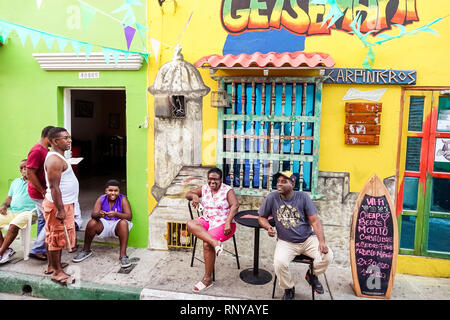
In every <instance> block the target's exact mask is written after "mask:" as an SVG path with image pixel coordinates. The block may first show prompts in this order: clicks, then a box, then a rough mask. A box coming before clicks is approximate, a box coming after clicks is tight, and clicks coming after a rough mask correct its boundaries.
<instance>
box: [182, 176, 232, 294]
mask: <svg viewBox="0 0 450 320" xmlns="http://www.w3.org/2000/svg"><path fill="white" fill-rule="evenodd" d="M207 177H208V183H207V184H205V185H203V186H201V187H198V188H196V189H194V190H191V191H189V192H188V193H187V194H186V199H188V200H191V201H192V206H193V207H194V208H196V209H197V210H203V216H202V217H200V218H198V219H194V220H190V221H188V223H187V228H188V230H189V232H191V233H192V234H193V235H195V236H196V237H197V238H199V239H202V240H203V257H204V259H205V274H204V275H203V278H202V280H201V281H199V282H198V283H197V284H196V285H195V286H194V288H193V289H192V291H193V292H200V291H203V290H205V289H208V288H210V287H211V286H212V285H213V281H212V277H211V275H212V271H213V269H214V263H215V261H216V257H218V256H219V255H220V253H221V252H222V250H223V247H222V243H221V242H224V241H226V240H228V239H230V238H231V237H232V236H233V234H234V233H235V231H236V223H234V222H233V218H234V216H235V214H236V213H237V211H238V208H239V202H238V200H237V198H236V194H235V193H234V191H233V189H232V188H231V187H230V186H228V185H226V184H224V183H222V171H221V170H220V169H218V168H212V169H210V170H209V171H208V174H207ZM200 197H201V198H202V200H201V203H200Z"/></svg>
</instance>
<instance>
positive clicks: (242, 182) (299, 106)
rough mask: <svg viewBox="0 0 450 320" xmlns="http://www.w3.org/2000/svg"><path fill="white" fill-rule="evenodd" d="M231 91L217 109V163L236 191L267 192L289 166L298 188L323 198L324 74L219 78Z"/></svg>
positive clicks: (246, 192)
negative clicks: (320, 166)
mask: <svg viewBox="0 0 450 320" xmlns="http://www.w3.org/2000/svg"><path fill="white" fill-rule="evenodd" d="M215 79H216V80H218V81H219V85H220V87H221V89H222V90H224V91H226V92H227V94H228V96H229V102H230V103H229V105H228V106H227V107H225V108H219V109H218V133H219V137H218V152H217V165H218V166H219V167H221V168H222V170H223V172H224V182H225V183H227V184H229V185H232V186H233V187H235V190H236V193H237V194H242V195H265V194H267V193H269V192H272V191H273V189H275V188H276V181H273V179H272V176H273V174H275V173H276V172H278V171H281V170H290V171H292V172H294V174H295V175H296V176H297V180H296V185H295V188H294V190H302V191H307V192H311V196H312V197H313V198H318V197H319V195H318V194H317V178H318V156H319V133H320V113H321V112H320V109H321V91H322V82H321V80H320V79H321V78H318V77H317V78H316V77H310V78H305V77H291V78H281V77H264V78H262V77H261V78H259V77H254V78H237V77H215Z"/></svg>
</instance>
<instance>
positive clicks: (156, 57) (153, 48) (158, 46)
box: [150, 38, 161, 61]
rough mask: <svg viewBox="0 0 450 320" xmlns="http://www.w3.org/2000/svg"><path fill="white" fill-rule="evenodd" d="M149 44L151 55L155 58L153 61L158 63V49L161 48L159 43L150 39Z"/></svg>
mask: <svg viewBox="0 0 450 320" xmlns="http://www.w3.org/2000/svg"><path fill="white" fill-rule="evenodd" d="M150 43H151V44H152V50H153V55H154V56H155V61H158V53H159V48H160V47H161V42H159V41H158V40H156V39H154V38H150Z"/></svg>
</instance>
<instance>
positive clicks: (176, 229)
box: [167, 221, 194, 248]
mask: <svg viewBox="0 0 450 320" xmlns="http://www.w3.org/2000/svg"><path fill="white" fill-rule="evenodd" d="M193 240H194V236H193V235H192V234H191V233H190V232H189V231H188V230H187V224H186V223H185V222H173V221H168V222H167V246H168V247H169V248H192V243H193Z"/></svg>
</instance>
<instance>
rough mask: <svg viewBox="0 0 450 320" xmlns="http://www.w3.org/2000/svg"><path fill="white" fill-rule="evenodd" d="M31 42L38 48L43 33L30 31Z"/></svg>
mask: <svg viewBox="0 0 450 320" xmlns="http://www.w3.org/2000/svg"><path fill="white" fill-rule="evenodd" d="M29 35H30V39H31V44H32V45H33V48H36V46H37V44H38V42H39V40H41V36H42V33H40V32H36V31H30V33H29Z"/></svg>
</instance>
